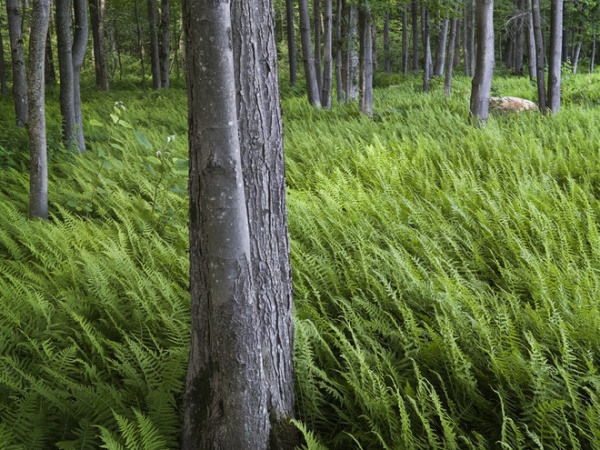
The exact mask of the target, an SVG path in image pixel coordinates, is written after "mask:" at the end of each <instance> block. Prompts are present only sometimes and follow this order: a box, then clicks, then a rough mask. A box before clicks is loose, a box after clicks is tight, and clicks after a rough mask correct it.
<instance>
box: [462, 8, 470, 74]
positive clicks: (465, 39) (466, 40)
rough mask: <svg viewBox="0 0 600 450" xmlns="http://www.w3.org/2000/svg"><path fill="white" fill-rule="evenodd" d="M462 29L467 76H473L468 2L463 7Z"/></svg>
mask: <svg viewBox="0 0 600 450" xmlns="http://www.w3.org/2000/svg"><path fill="white" fill-rule="evenodd" d="M462 30H463V53H464V61H465V76H466V77H470V76H471V55H470V53H469V9H468V6H467V3H466V2H465V5H464V7H463V20H462Z"/></svg>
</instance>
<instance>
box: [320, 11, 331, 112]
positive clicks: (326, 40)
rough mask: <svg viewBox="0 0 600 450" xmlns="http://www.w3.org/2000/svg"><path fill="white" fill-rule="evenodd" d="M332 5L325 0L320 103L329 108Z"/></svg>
mask: <svg viewBox="0 0 600 450" xmlns="http://www.w3.org/2000/svg"><path fill="white" fill-rule="evenodd" d="M332 16H333V5H332V0H325V11H324V13H323V23H324V27H323V86H322V88H321V104H322V105H323V107H324V108H326V109H331V86H332V80H331V78H332V72H333V68H332V59H333V52H332V34H333V17H332Z"/></svg>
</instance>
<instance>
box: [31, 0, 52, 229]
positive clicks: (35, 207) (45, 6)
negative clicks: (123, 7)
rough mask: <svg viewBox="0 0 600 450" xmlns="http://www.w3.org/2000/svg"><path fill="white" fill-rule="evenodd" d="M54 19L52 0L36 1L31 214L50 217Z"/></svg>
mask: <svg viewBox="0 0 600 450" xmlns="http://www.w3.org/2000/svg"><path fill="white" fill-rule="evenodd" d="M49 20H50V0H34V1H33V11H32V16H31V34H30V36H29V56H28V67H27V69H28V72H29V76H28V80H27V81H28V86H27V87H28V90H29V99H30V101H29V106H28V107H29V127H28V132H29V155H30V162H29V167H30V168H29V177H30V178H29V185H30V190H29V215H30V217H38V218H41V219H47V218H48V158H47V152H46V109H45V106H44V97H45V95H44V88H45V86H44V59H45V58H44V54H45V52H46V34H47V33H48V21H49Z"/></svg>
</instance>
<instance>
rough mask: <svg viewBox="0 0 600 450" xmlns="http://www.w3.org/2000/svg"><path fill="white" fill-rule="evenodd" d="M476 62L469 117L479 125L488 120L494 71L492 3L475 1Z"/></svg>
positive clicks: (480, 0)
mask: <svg viewBox="0 0 600 450" xmlns="http://www.w3.org/2000/svg"><path fill="white" fill-rule="evenodd" d="M475 16H476V23H477V26H476V33H477V61H476V63H475V75H474V76H473V83H472V89H471V116H472V117H473V119H474V120H475V121H476V122H477V124H481V123H483V122H485V121H486V120H487V118H488V112H489V106H490V90H491V87H492V74H493V71H494V1H493V0H477V9H476V12H475Z"/></svg>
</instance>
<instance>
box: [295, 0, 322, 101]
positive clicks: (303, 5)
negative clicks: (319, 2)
mask: <svg viewBox="0 0 600 450" xmlns="http://www.w3.org/2000/svg"><path fill="white" fill-rule="evenodd" d="M298 11H299V14H300V43H301V45H302V58H303V60H304V76H305V78H306V90H307V94H308V102H309V103H310V104H311V105H313V106H315V107H317V108H320V107H321V95H320V92H319V85H318V83H317V73H316V70H315V60H314V58H313V51H312V39H311V36H310V16H309V13H308V0H298Z"/></svg>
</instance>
